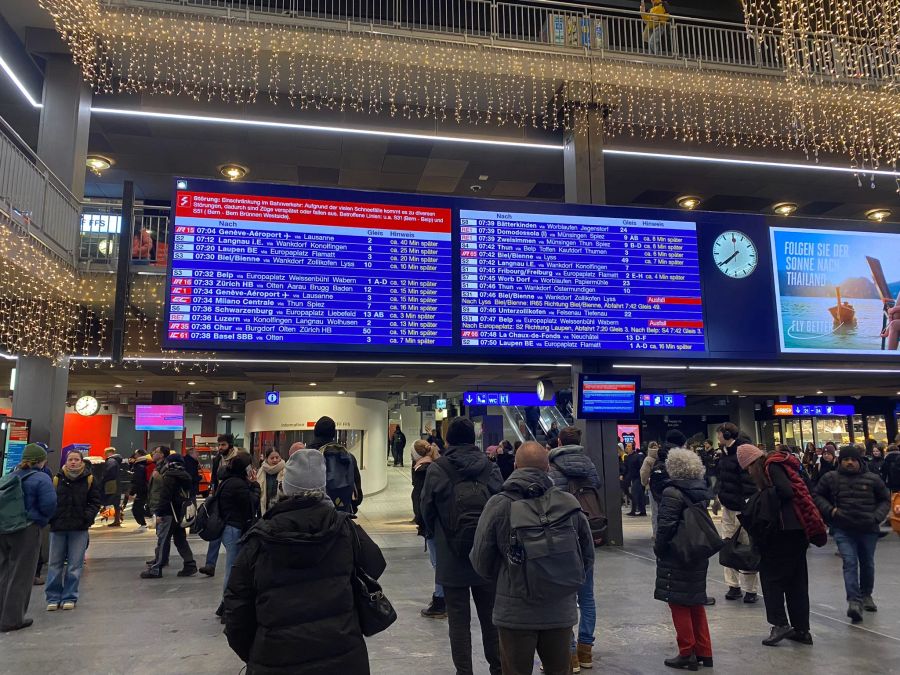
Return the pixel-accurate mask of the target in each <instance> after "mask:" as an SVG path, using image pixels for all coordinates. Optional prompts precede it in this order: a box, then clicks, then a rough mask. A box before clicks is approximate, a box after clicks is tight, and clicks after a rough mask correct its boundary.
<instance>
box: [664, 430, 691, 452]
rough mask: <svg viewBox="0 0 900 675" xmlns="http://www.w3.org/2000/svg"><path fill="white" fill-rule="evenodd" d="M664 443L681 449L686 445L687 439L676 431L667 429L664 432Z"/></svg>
mask: <svg viewBox="0 0 900 675" xmlns="http://www.w3.org/2000/svg"><path fill="white" fill-rule="evenodd" d="M666 443H668V444H669V445H674V446H675V447H676V448H683V447H684V446H685V445H687V437H686V436H685V435H684V434H683V433H681V432H680V431H678V429H669V431H668V432H666Z"/></svg>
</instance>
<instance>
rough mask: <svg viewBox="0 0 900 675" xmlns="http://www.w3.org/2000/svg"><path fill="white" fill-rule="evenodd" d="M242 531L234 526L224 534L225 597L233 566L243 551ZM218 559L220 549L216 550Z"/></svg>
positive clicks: (223, 589) (229, 527) (228, 528)
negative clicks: (241, 542)
mask: <svg viewBox="0 0 900 675" xmlns="http://www.w3.org/2000/svg"><path fill="white" fill-rule="evenodd" d="M240 541H241V531H240V529H239V528H237V527H234V526H233V525H226V526H225V530H224V531H223V532H222V544H224V545H225V583H223V584H222V595H223V597H224V595H225V589H226V588H227V587H228V577H230V576H231V566H232V565H234V561H235V560H237V556H238V553H239V552H240V550H241V544H240ZM216 557H218V549H217V550H216Z"/></svg>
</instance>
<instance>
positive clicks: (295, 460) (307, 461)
mask: <svg viewBox="0 0 900 675" xmlns="http://www.w3.org/2000/svg"><path fill="white" fill-rule="evenodd" d="M281 489H282V491H283V492H284V494H286V495H288V496H290V495H295V494H298V493H300V492H309V491H312V490H321V491H322V492H324V491H325V456H324V455H323V454H322V453H321V452H319V451H318V450H309V449H303V450H298V451H297V452H295V453H294V454H293V455H291V456H290V459H288V461H287V464H285V465H284V478H282V479H281Z"/></svg>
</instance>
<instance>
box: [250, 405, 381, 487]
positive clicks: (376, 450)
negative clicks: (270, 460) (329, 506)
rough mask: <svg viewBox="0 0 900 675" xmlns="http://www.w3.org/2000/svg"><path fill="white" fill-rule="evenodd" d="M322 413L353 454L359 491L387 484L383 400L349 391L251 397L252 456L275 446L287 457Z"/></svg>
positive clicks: (309, 434) (309, 438)
mask: <svg viewBox="0 0 900 675" xmlns="http://www.w3.org/2000/svg"><path fill="white" fill-rule="evenodd" d="M323 415H327V416H328V417H330V418H331V419H333V420H334V424H335V427H336V428H337V436H338V438H337V440H338V442H339V443H341V444H342V445H344V446H345V447H346V448H347V450H348V451H349V452H350V453H351V454H352V455H353V456H354V457H356V462H357V464H359V472H360V475H361V477H362V489H363V495H364V496H368V495H373V494H375V493H376V492H380V491H381V490H384V489H385V488H386V487H387V461H386V458H387V438H388V409H387V401H382V400H379V399H376V398H366V397H360V396H355V395H354V394H352V393H351V392H348V393H346V394H336V393H329V392H318V391H317V392H314V393H313V392H286V391H283V392H281V397H280V401H279V403H278V404H277V405H269V404H267V403H266V400H265V398H264V397H263V396H262V395H260V397H259V398H249V399H248V400H247V405H246V407H245V421H244V423H245V425H246V433H247V434H249V436H248V438H249V440H248V446H249V447H250V448H251V452H252V453H253V455H254V456H257V457H258V456H259V455H260V453H262V452H263V451H266V452H268V450H269V449H270V448H276V449H277V450H278V451H279V452H280V453H282V456H283V457H284V458H285V459H287V456H288V455H287V453H288V448H290V447H291V445H292V444H293V443H295V442H297V441H303V442H305V443H309V442H311V441H312V440H313V427H315V425H316V420H318V419H319V418H320V417H322V416H323Z"/></svg>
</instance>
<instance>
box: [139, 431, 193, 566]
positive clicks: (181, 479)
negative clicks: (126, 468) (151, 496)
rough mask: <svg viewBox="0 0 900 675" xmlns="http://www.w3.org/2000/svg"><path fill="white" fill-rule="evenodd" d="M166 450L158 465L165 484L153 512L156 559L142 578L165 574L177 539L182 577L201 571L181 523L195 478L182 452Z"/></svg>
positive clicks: (176, 544) (176, 545)
mask: <svg viewBox="0 0 900 675" xmlns="http://www.w3.org/2000/svg"><path fill="white" fill-rule="evenodd" d="M164 450H165V451H164V452H162V453H161V454H162V456H163V457H165V460H164V461H163V463H162V465H161V466H158V467H157V471H158V472H159V475H160V481H161V482H162V487H161V488H160V491H159V499H158V501H157V503H156V505H155V508H154V512H153V513H154V515H155V516H156V539H157V546H156V559H155V560H154V561H153V563H152V564H150V566H149V567H148V569H147V570H145V571H143V572H141V578H142V579H159V578H161V577H162V568H163V567H164V566H165V564H164V563H165V562H166V559H167V558H168V556H169V543H170V541H171V542H175V548H177V549H178V554H179V555H180V556H181V558H182V560H184V567H183V568H182V569H181V570H179V572H178V576H179V577H191V576H194V575H195V574H197V562H196V561H195V560H194V553H193V552H192V551H191V546H190V544H188V541H187V534H186V532H185V530H184V528H182V527H181V525H180V524H179V521H180V520H181V518H182V516H183V515H184V507H185V504H186V503H187V502H189V501H190V495H191V485H192V481H191V477H190V476H189V475H188V473H187V471H185V470H184V458H183V457H182V456H181V455H178V454H174V453H172V454H168V453H169V449H168V448H165V449H164Z"/></svg>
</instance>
